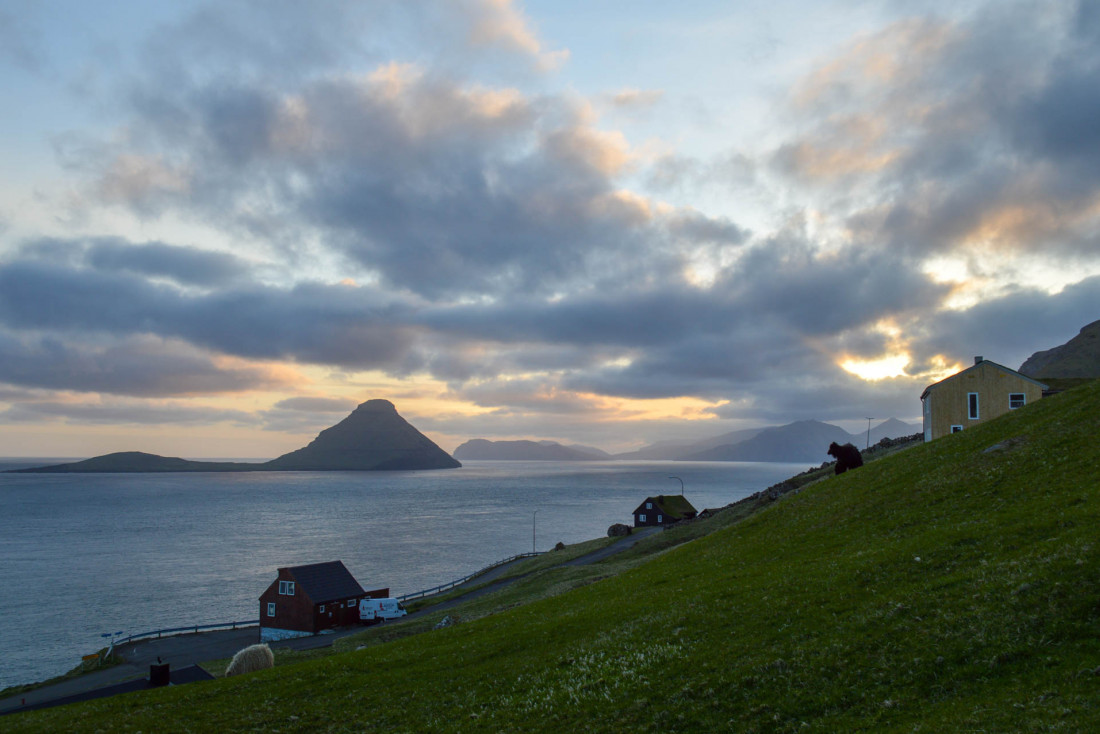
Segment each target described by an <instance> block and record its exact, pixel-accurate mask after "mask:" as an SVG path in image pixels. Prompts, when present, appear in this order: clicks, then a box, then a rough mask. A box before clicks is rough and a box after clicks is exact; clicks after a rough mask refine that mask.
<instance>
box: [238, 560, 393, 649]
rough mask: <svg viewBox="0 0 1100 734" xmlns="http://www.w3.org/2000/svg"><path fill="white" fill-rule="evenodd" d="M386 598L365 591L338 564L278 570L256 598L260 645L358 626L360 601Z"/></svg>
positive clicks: (385, 591) (382, 591) (386, 593)
mask: <svg viewBox="0 0 1100 734" xmlns="http://www.w3.org/2000/svg"><path fill="white" fill-rule="evenodd" d="M389 595H390V590H389V589H375V590H373V591H365V590H364V589H363V587H362V586H360V585H359V582H358V581H356V580H355V577H354V576H352V575H351V573H350V572H349V571H348V569H347V568H345V567H344V564H343V562H342V561H328V562H327V563H311V564H309V565H306V566H288V567H286V568H280V569H278V574H277V577H276V579H275V580H274V581H273V582H271V586H268V587H267V590H266V591H265V592H264V593H263V594H261V595H260V641H261V642H271V641H274V640H285V639H287V638H290V637H308V636H310V635H316V634H318V633H320V632H323V631H324V630H327V629H335V628H336V627H346V626H348V625H353V624H358V623H359V600H360V599H371V598H376V599H377V598H385V597H388V596H389Z"/></svg>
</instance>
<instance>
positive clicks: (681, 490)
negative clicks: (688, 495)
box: [669, 477, 684, 497]
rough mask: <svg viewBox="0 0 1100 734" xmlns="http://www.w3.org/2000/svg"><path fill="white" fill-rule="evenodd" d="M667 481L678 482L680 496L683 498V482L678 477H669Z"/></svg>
mask: <svg viewBox="0 0 1100 734" xmlns="http://www.w3.org/2000/svg"><path fill="white" fill-rule="evenodd" d="M669 479H677V480H679V482H680V496H681V497H683V496H684V480H683V479H680V477H669Z"/></svg>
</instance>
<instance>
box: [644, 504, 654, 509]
mask: <svg viewBox="0 0 1100 734" xmlns="http://www.w3.org/2000/svg"><path fill="white" fill-rule="evenodd" d="M645 508H646V509H647V510H652V509H653V503H652V502H646V503H645Z"/></svg>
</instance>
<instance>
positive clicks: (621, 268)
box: [0, 0, 1100, 457]
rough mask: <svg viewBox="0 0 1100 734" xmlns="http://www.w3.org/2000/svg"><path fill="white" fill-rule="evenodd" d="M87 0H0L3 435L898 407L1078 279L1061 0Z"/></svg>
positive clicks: (1078, 198) (583, 432)
mask: <svg viewBox="0 0 1100 734" xmlns="http://www.w3.org/2000/svg"><path fill="white" fill-rule="evenodd" d="M108 5H109V7H110V8H111V9H112V12H106V11H103V10H102V9H101V8H99V6H97V5H96V4H94V3H84V2H75V0H50V2H42V3H16V4H15V5H14V6H13V7H12V8H10V9H8V10H6V11H3V12H0V41H2V42H0V81H2V82H3V84H4V89H5V90H7V91H8V93H9V95H8V96H9V97H10V98H11V99H15V100H19V103H18V105H17V107H18V114H14V113H13V114H9V115H5V116H0V133H2V135H3V137H2V138H0V139H3V140H4V141H5V143H4V145H2V146H0V444H2V446H3V451H4V452H7V453H13V454H37V455H64V456H81V455H91V454H95V453H103V452H106V451H123V450H146V451H151V452H156V453H167V454H169V455H179V456H203V457H216V456H218V455H222V456H229V457H238V456H274V455H277V454H279V453H281V452H283V451H285V450H287V449H289V448H293V447H296V446H300V445H302V444H303V443H304V442H305V441H308V440H309V439H310V438H312V437H313V436H314V435H316V433H317V432H318V431H320V430H322V429H323V428H325V427H327V426H330V425H332V424H334V423H335V422H337V421H339V420H340V419H341V418H342V417H343V416H345V415H347V413H348V412H350V411H351V410H352V409H354V407H355V406H356V405H358V404H359V403H361V402H363V401H365V400H369V399H372V398H384V399H387V400H390V401H392V402H393V403H394V404H395V405H396V406H397V408H398V411H399V412H400V413H401V414H402V415H403V416H405V417H406V418H407V419H408V420H409V421H410V422H411V423H413V424H414V425H415V426H416V427H417V428H419V429H420V430H422V431H423V432H424V433H425V434H427V435H428V436H429V437H431V438H433V439H434V440H437V441H438V442H439V443H440V444H441V445H444V446H445V447H446V448H447V449H451V448H453V447H454V446H456V445H458V444H460V443H462V442H464V441H466V440H468V439H470V438H480V437H484V438H495V439H503V438H509V437H515V436H523V437H529V438H547V439H552V440H559V441H562V442H578V443H584V444H587V445H592V446H597V447H601V446H606V447H611V446H638V445H642V444H644V443H646V442H647V441H661V440H664V439H666V438H667V437H669V436H670V435H676V436H686V435H692V436H699V437H707V436H713V435H717V434H721V433H723V432H728V431H730V430H734V429H740V428H745V427H759V426H765V425H776V424H781V423H788V422H793V421H798V420H805V419H809V418H816V419H819V420H824V421H836V422H838V423H845V422H848V421H858V420H862V417H863V416H867V415H876V416H883V417H886V416H894V417H898V418H900V419H902V420H906V421H916V420H919V419H920V410H921V408H920V401H919V396H920V393H921V391H922V390H923V389H924V387H925V386H926V385H927V384H929V383H930V382H933V381H935V380H936V379H941V378H942V377H943V376H946V375H948V374H950V373H951V370H957V369H961V368H962V367H963V366H965V365H967V364H968V363H969V362H970V360H971V359H972V358H973V354H983V355H985V356H986V357H987V358H989V359H992V360H995V361H997V362H998V363H1000V364H1004V365H1006V366H1009V367H1012V368H1016V367H1018V366H1019V365H1020V364H1022V363H1023V361H1024V360H1026V359H1027V358H1028V357H1029V356H1030V355H1031V354H1032V353H1034V352H1037V351H1040V350H1045V349H1049V348H1051V347H1053V346H1056V345H1058V344H1061V343H1064V342H1065V341H1067V340H1068V339H1069V338H1071V337H1072V336H1074V335H1075V334H1076V333H1077V331H1078V330H1079V329H1080V328H1081V327H1083V326H1084V325H1086V324H1088V323H1090V322H1091V321H1094V320H1096V319H1097V318H1100V312H1098V311H1097V307H1096V304H1098V303H1100V249H1098V248H1097V247H1096V233H1097V232H1098V231H1100V178H1098V177H1097V176H1096V175H1095V171H1097V170H1100V157H1098V156H1097V155H1096V154H1095V153H1096V151H1098V150H1100V145H1098V144H1097V141H1098V140H1100V127H1098V126H1096V125H1094V124H1090V123H1091V122H1092V117H1094V116H1095V115H1091V112H1092V108H1091V107H1089V104H1088V103H1087V101H1088V100H1092V99H1094V98H1095V97H1096V89H1097V88H1098V86H1100V78H1097V73H1096V70H1097V69H1100V48H1098V44H1097V41H1096V37H1095V36H1094V35H1089V32H1088V29H1089V28H1093V27H1094V25H1092V24H1093V23H1094V18H1092V16H1090V15H1088V8H1089V5H1088V4H1087V3H1077V2H1072V1H1071V0H1055V2H1053V3H1049V2H1032V1H1031V0H1024V2H1020V3H1011V4H1004V3H996V2H992V0H980V1H979V2H977V3H962V4H958V3H956V4H949V3H939V2H917V3H912V4H910V3H878V4H875V3H871V4H867V3H805V2H799V1H798V0H792V2H781V3H772V4H764V5H760V4H746V3H718V2H711V1H710V0H705V1H704V2H701V3H696V4H691V7H690V8H687V7H682V6H679V5H676V4H667V3H666V4H660V3H648V4H647V3H641V4H637V5H635V6H632V7H631V8H630V12H629V13H624V11H623V8H622V7H620V6H619V5H617V4H613V3H612V4H603V3H596V4H587V5H585V6H583V7H582V6H580V5H578V4H576V3H573V2H571V0H566V1H565V2H563V3H546V2H535V3H524V4H519V3H516V2H514V1H513V0H471V1H470V2H460V3H455V2H446V1H443V0H417V2H409V3H401V4H400V5H401V10H400V12H391V10H392V9H388V8H389V6H388V5H387V4H385V3H381V4H379V3H332V4H322V5H320V6H317V7H314V6H309V7H307V6H305V5H302V4H294V3H282V4H274V5H271V6H270V7H266V6H265V7H264V9H263V12H260V11H259V9H258V8H257V6H255V5H254V4H250V3H212V2H206V1H205V0H197V1H196V2H189V3H166V2H160V1H158V0H153V1H152V2H148V3H126V2H123V3H121V4H117V3H114V4H108ZM121 10H125V12H118V11H121ZM822 28H828V32H827V33H823V32H822ZM1006 48H1007V49H1014V48H1019V49H1026V53H1016V54H1005V53H1003V52H1002V50H1003V49H1006ZM103 49H111V53H110V54H108V55H104V53H103ZM974 90H983V93H982V94H975V91H974ZM1090 115H1091V116H1090Z"/></svg>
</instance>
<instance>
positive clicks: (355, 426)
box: [13, 400, 462, 473]
mask: <svg viewBox="0 0 1100 734" xmlns="http://www.w3.org/2000/svg"><path fill="white" fill-rule="evenodd" d="M459 466H462V464H460V463H459V462H458V461H456V460H455V459H454V458H452V457H451V456H450V455H449V454H448V453H447V452H446V451H444V450H443V449H441V448H439V447H438V446H436V445H435V443H433V442H432V440H431V439H430V438H428V437H427V436H425V435H424V434H423V433H421V432H420V431H418V430H416V429H415V428H414V427H413V426H412V425H410V424H409V423H408V421H406V420H405V419H404V418H402V417H401V416H400V415H398V413H397V409H396V408H395V407H394V405H393V403H391V402H390V401H388V400H368V401H367V402H365V403H363V404H361V405H360V406H359V407H358V408H356V409H355V410H354V411H352V413H351V415H349V416H348V417H347V418H345V419H344V420H342V421H340V422H339V423H337V424H336V425H334V426H332V427H330V428H326V429H325V430H323V431H321V433H320V434H318V436H317V438H315V439H313V441H312V442H310V444H309V445H308V446H306V447H304V448H300V449H298V450H297V451H291V452H290V453H289V454H283V455H282V456H280V457H279V458H277V459H272V460H271V461H267V462H263V463H255V464H245V463H240V462H230V461H189V460H187V459H178V458H175V457H169V456H157V455H156V454H146V453H142V452H140V451H124V452H120V453H115V454H107V455H106V456H97V457H95V458H92V459H86V460H84V461H77V462H73V463H71V464H55V465H53V466H42V467H35V468H31V469H15V470H13V471H16V472H23V473H78V472H95V473H102V472H245V471H381V470H396V469H452V468H455V467H459Z"/></svg>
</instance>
